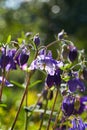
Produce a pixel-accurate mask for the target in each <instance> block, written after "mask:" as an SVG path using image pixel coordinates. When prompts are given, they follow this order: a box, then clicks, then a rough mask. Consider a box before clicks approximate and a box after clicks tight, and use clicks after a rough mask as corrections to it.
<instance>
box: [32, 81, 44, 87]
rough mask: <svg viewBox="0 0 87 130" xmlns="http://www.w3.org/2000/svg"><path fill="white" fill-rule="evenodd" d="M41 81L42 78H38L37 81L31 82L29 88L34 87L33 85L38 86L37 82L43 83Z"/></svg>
mask: <svg viewBox="0 0 87 130" xmlns="http://www.w3.org/2000/svg"><path fill="white" fill-rule="evenodd" d="M41 82H42V80H37V81H35V82H34V83H31V84H30V85H29V88H32V87H34V86H36V85H37V84H39V83H41Z"/></svg>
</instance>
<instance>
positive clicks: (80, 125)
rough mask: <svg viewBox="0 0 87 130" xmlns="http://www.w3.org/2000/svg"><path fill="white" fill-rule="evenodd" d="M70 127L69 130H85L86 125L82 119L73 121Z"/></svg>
mask: <svg viewBox="0 0 87 130" xmlns="http://www.w3.org/2000/svg"><path fill="white" fill-rule="evenodd" d="M72 125H73V126H72V128H70V129H69V130H86V128H87V125H86V124H85V123H84V122H83V121H82V119H76V118H75V119H73V120H72Z"/></svg>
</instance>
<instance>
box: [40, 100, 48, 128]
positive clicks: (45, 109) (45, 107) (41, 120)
mask: <svg viewBox="0 0 87 130" xmlns="http://www.w3.org/2000/svg"><path fill="white" fill-rule="evenodd" d="M47 105H48V99H47V100H46V105H45V109H44V113H43V116H42V120H41V123H40V127H39V130H41V128H42V125H43V121H44V115H45V113H46V110H47Z"/></svg>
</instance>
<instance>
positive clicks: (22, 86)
mask: <svg viewBox="0 0 87 130" xmlns="http://www.w3.org/2000/svg"><path fill="white" fill-rule="evenodd" d="M10 82H11V83H12V84H14V85H16V86H17V87H19V88H25V86H24V85H21V84H20V83H18V82H16V81H10Z"/></svg>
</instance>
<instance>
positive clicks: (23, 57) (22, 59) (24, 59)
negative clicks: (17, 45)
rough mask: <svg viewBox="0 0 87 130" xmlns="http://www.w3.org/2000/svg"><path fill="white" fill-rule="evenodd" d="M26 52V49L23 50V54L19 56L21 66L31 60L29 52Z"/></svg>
mask: <svg viewBox="0 0 87 130" xmlns="http://www.w3.org/2000/svg"><path fill="white" fill-rule="evenodd" d="M26 51H27V50H26V48H24V49H23V50H22V52H21V53H20V55H19V64H20V66H23V65H24V64H26V63H27V61H28V59H29V54H30V53H29V52H28V53H27V52H26Z"/></svg>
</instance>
